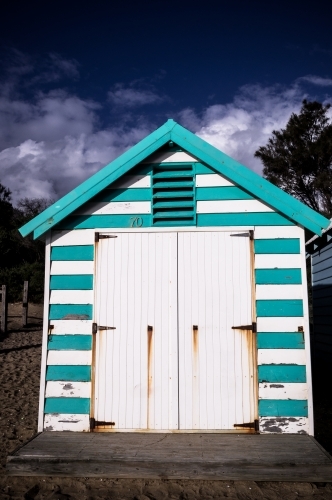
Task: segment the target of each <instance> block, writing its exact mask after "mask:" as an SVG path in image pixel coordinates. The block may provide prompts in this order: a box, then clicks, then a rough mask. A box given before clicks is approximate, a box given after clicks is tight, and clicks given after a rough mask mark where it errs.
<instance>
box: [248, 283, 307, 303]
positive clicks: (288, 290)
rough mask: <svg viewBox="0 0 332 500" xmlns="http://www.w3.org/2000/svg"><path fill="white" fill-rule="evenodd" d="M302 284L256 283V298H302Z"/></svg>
mask: <svg viewBox="0 0 332 500" xmlns="http://www.w3.org/2000/svg"><path fill="white" fill-rule="evenodd" d="M302 298H303V286H302V285H256V299H257V300H273V299H302Z"/></svg>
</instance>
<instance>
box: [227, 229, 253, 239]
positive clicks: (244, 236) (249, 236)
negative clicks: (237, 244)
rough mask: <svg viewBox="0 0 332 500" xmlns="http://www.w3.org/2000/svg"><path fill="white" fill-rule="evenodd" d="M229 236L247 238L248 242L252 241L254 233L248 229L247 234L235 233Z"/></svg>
mask: <svg viewBox="0 0 332 500" xmlns="http://www.w3.org/2000/svg"><path fill="white" fill-rule="evenodd" d="M230 236H237V237H240V238H249V239H250V240H253V239H254V231H253V230H252V229H249V231H248V232H247V233H236V234H231V235H230Z"/></svg>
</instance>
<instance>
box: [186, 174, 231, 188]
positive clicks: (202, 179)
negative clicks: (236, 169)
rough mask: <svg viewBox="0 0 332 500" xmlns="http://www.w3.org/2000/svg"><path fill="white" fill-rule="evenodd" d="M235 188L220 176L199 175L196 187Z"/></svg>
mask: <svg viewBox="0 0 332 500" xmlns="http://www.w3.org/2000/svg"><path fill="white" fill-rule="evenodd" d="M217 186H235V184H233V183H232V182H230V181H228V180H227V179H225V177H222V176H221V175H219V174H197V175H196V187H217Z"/></svg>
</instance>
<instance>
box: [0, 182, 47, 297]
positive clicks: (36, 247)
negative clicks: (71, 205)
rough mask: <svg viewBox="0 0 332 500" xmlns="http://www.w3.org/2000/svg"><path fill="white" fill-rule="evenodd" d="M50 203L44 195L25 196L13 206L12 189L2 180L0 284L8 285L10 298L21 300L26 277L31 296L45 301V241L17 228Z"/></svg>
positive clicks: (0, 194) (0, 186) (0, 198)
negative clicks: (36, 239)
mask: <svg viewBox="0 0 332 500" xmlns="http://www.w3.org/2000/svg"><path fill="white" fill-rule="evenodd" d="M49 204H50V202H49V201H48V200H45V199H43V198H32V199H30V198H24V199H22V200H20V201H19V203H18V206H17V207H13V205H12V202H11V192H10V190H9V189H7V188H5V187H4V186H3V185H2V184H0V284H4V285H7V290H8V300H9V301H11V302H16V301H21V300H22V291H23V282H24V281H29V300H30V301H32V302H42V301H43V294H44V256H45V245H44V243H43V242H41V241H34V240H33V239H32V237H27V238H22V236H21V235H20V233H19V232H18V228H19V227H21V226H22V225H23V224H25V223H26V222H28V221H29V220H31V219H32V218H33V217H35V216H36V215H38V213H40V212H41V211H42V210H44V209H45V208H46V207H47V206H48V205H49Z"/></svg>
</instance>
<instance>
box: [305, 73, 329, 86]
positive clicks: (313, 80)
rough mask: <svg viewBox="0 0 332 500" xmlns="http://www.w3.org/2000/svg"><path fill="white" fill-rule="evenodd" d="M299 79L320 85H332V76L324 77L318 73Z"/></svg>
mask: <svg viewBox="0 0 332 500" xmlns="http://www.w3.org/2000/svg"><path fill="white" fill-rule="evenodd" d="M297 81H299V82H307V83H311V84H312V85H317V86H318V87H331V86H332V78H323V77H321V76H317V75H306V76H301V77H300V78H298V80H297Z"/></svg>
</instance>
